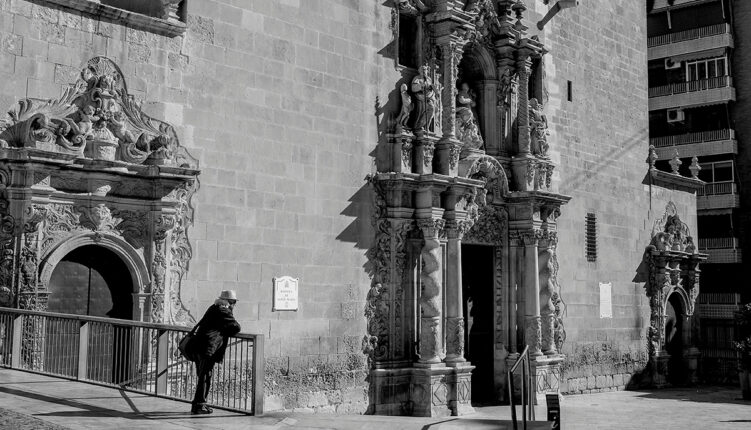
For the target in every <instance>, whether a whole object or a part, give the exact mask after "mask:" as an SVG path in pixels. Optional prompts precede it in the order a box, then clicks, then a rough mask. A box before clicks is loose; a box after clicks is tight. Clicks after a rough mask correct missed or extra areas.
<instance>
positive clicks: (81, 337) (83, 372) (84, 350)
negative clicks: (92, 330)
mask: <svg viewBox="0 0 751 430" xmlns="http://www.w3.org/2000/svg"><path fill="white" fill-rule="evenodd" d="M88 366H89V322H88V321H81V326H80V327H79V328H78V373H77V374H76V378H77V379H86V376H87V375H88V370H89V369H88Z"/></svg>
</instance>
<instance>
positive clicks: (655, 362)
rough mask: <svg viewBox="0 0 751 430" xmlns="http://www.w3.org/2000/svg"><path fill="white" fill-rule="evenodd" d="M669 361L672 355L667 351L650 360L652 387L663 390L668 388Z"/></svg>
mask: <svg viewBox="0 0 751 430" xmlns="http://www.w3.org/2000/svg"><path fill="white" fill-rule="evenodd" d="M668 361H670V354H668V353H667V352H665V351H661V352H658V353H657V354H655V355H654V356H652V358H651V359H650V367H651V369H652V371H651V375H650V376H651V377H652V386H653V387H654V388H663V387H666V386H668Z"/></svg>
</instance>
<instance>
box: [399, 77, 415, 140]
mask: <svg viewBox="0 0 751 430" xmlns="http://www.w3.org/2000/svg"><path fill="white" fill-rule="evenodd" d="M399 91H400V92H401V95H402V109H401V111H400V112H399V116H398V117H396V131H397V133H400V132H403V131H404V130H406V129H407V127H408V123H409V114H411V113H412V109H413V108H414V105H413V104H412V96H410V95H409V91H407V84H402V85H401V87H400V88H399Z"/></svg>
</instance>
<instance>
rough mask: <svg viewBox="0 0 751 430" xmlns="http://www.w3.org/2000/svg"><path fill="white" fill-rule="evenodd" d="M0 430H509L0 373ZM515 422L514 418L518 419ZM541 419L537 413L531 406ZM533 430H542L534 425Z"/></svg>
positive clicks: (583, 422)
mask: <svg viewBox="0 0 751 430" xmlns="http://www.w3.org/2000/svg"><path fill="white" fill-rule="evenodd" d="M0 405H2V409H0V429H13V430H16V429H23V430H26V429H29V430H30V429H34V430H36V429H42V430H60V429H63V428H69V429H103V428H106V429H108V430H109V429H129V430H138V429H154V428H158V429H167V430H171V429H181V430H185V429H228V430H232V429H250V430H288V429H289V430H293V429H294V430H301V429H319V430H320V429H341V430H357V429H368V430H370V429H373V430H376V429H378V430H382V429H388V430H402V429H403V430H459V429H487V430H491V429H493V430H499V429H509V428H511V427H510V425H509V421H508V419H509V417H510V410H509V408H508V406H493V407H483V408H478V409H477V412H476V413H475V414H472V415H469V416H465V417H461V418H456V417H446V418H411V417H381V416H363V415H338V416H337V415H325V414H319V415H312V414H301V413H269V414H266V415H264V416H263V417H249V416H245V415H240V414H235V413H231V412H226V411H221V410H217V411H216V412H215V413H214V414H213V415H202V416H200V417H192V416H191V415H190V414H188V413H187V412H188V410H189V407H190V406H189V405H188V404H186V403H183V402H176V401H171V400H166V399H158V398H154V397H149V396H144V395H139V394H134V393H128V392H124V391H120V390H116V389H111V388H106V387H101V386H96V385H89V384H83V383H78V382H72V381H67V380H62V379H56V378H50V377H46V376H41V375H36V374H30V373H25V372H17V371H12V370H7V369H0ZM561 409H562V426H561V427H562V428H563V429H565V430H578V429H585V430H586V429H603V430H607V429H625V430H629V429H639V430H641V429H685V428H692V429H702V430H704V429H722V430H725V429H728V430H734V429H746V430H747V429H750V428H751V402H748V401H746V402H744V401H742V400H740V388H736V387H702V388H694V389H666V390H660V391H618V392H609V393H598V394H582V395H575V396H565V397H564V398H563V400H562V401H561ZM520 416H521V415H520ZM537 417H538V419H544V417H545V408H544V406H538V407H537ZM536 424H537V425H536V426H535V428H549V425H547V424H548V423H544V422H540V423H536Z"/></svg>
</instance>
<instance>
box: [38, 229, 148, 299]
mask: <svg viewBox="0 0 751 430" xmlns="http://www.w3.org/2000/svg"><path fill="white" fill-rule="evenodd" d="M86 245H97V246H101V247H103V248H106V249H109V250H110V251H112V252H114V253H115V255H117V256H118V257H120V258H121V259H122V260H123V262H124V263H125V266H126V267H127V268H128V271H129V272H130V276H131V279H132V282H133V286H132V292H133V294H139V293H143V292H144V291H145V287H146V285H148V284H149V283H150V279H151V278H150V276H149V271H148V269H147V268H146V263H144V261H143V258H142V257H141V255H139V254H138V252H137V251H136V250H135V249H134V248H133V247H132V246H131V245H130V244H128V242H126V241H125V240H124V239H122V238H120V237H117V236H115V235H112V234H108V233H102V232H86V233H79V234H75V235H73V236H71V237H69V238H67V239H65V240H63V241H61V242H60V243H58V244H57V245H55V246H54V247H53V248H52V249H50V250H49V251H48V252H47V254H46V255H44V256H42V262H41V264H40V265H39V281H40V282H41V283H42V285H49V282H50V277H51V276H52V272H53V270H54V269H55V266H57V264H58V263H59V262H60V260H62V259H63V258H64V257H65V256H66V255H68V254H69V253H70V252H71V251H73V250H74V249H77V248H80V247H82V246H86ZM136 305H137V303H134V306H136Z"/></svg>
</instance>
